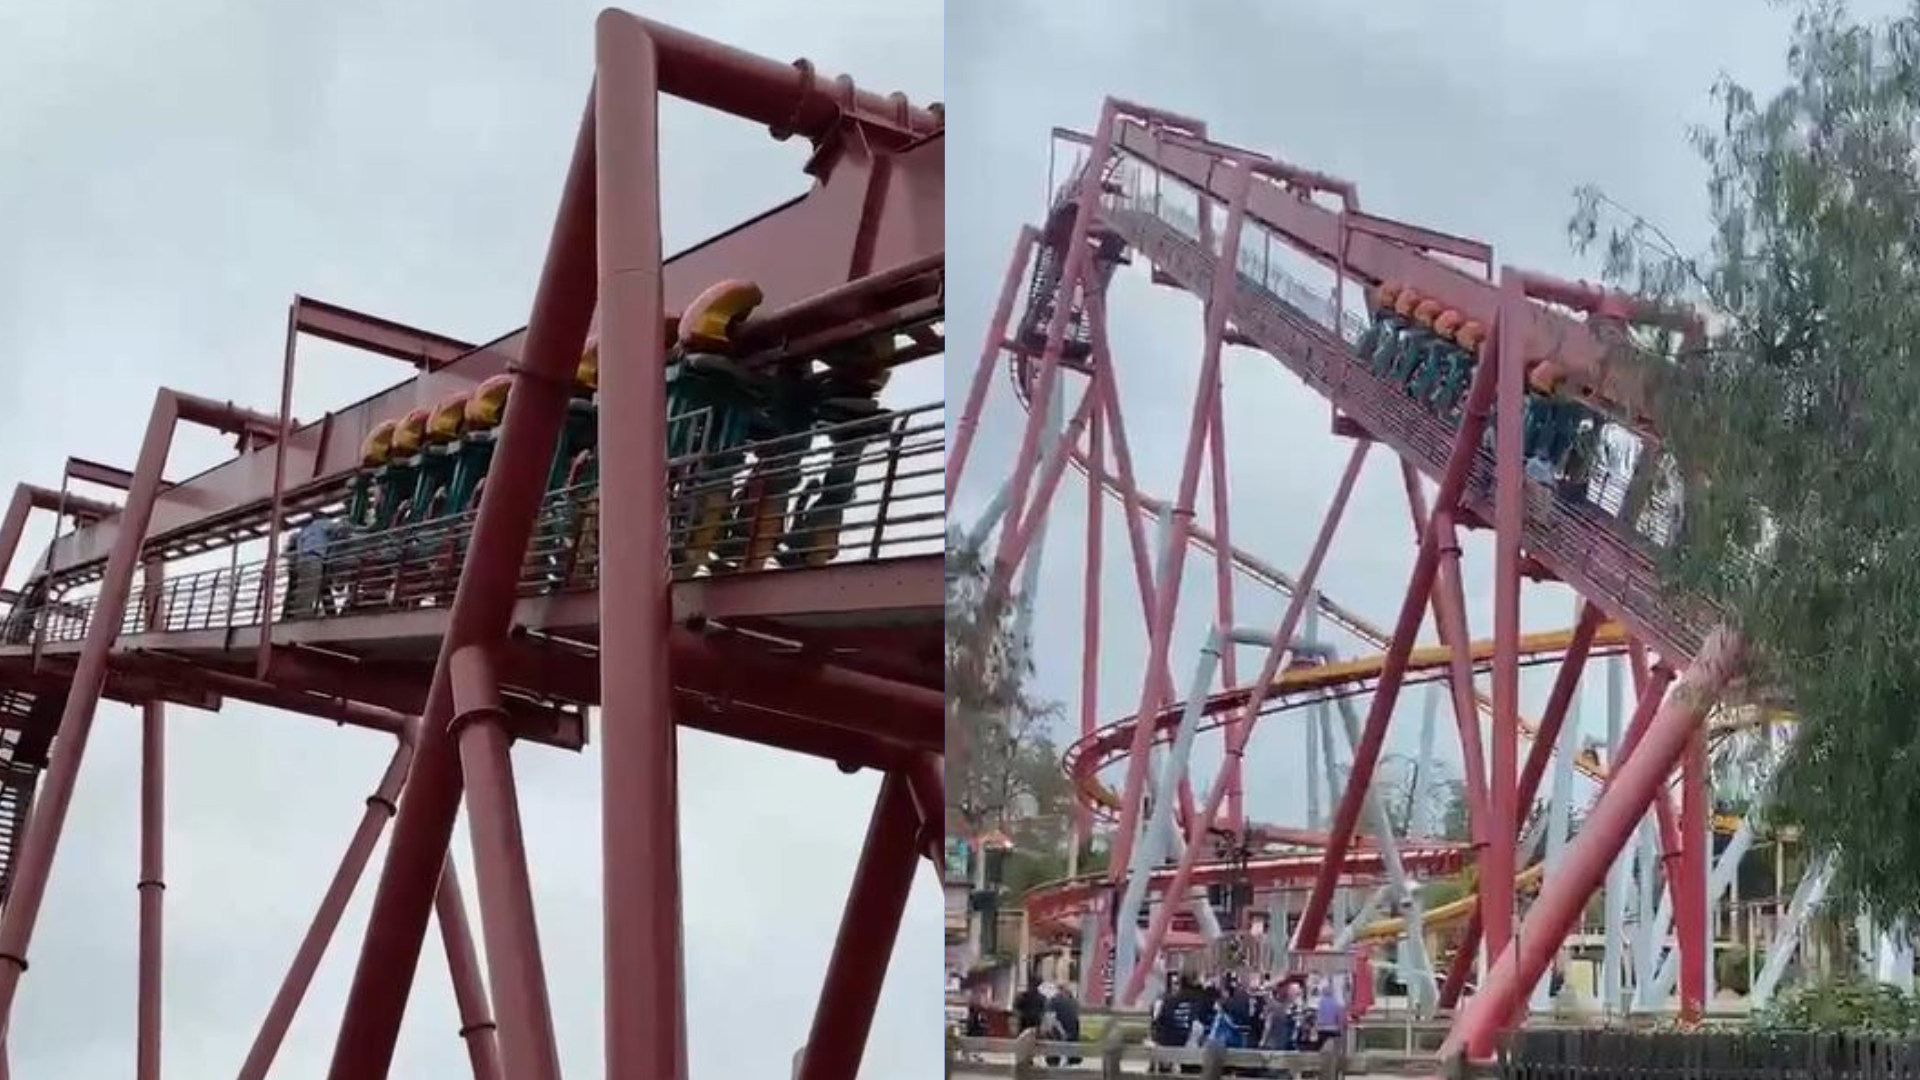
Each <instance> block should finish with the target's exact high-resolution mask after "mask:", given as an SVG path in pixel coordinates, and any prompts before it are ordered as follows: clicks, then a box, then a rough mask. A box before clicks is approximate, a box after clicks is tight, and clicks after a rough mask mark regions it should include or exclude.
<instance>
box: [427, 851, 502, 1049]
mask: <svg viewBox="0 0 1920 1080" xmlns="http://www.w3.org/2000/svg"><path fill="white" fill-rule="evenodd" d="M433 917H434V921H435V922H437V923H439V924H440V944H441V946H442V947H443V948H445V949H446V953H447V973H448V974H449V975H451V976H452V977H453V1000H454V1003H455V1005H456V1006H457V1007H458V1008H459V1010H460V1039H461V1041H462V1042H465V1043H466V1044H467V1060H468V1061H469V1062H471V1063H472V1065H473V1080H502V1078H503V1076H504V1074H503V1073H501V1071H500V1046H499V1036H498V1035H497V1034H496V1030H497V1029H496V1025H495V1024H494V1022H493V1010H492V1007H491V1006H489V1005H488V1004H487V987H486V983H485V982H484V981H482V979H481V978H480V958H479V956H478V955H477V954H476V953H475V952H474V948H473V928H472V927H470V926H468V925H467V902H466V899H465V897H463V896H462V895H461V893H460V875H459V873H458V871H456V870H455V869H454V868H453V859H452V858H451V857H449V858H448V859H447V865H446V866H445V867H443V868H442V869H441V871H440V889H439V891H438V892H436V893H434V895H433Z"/></svg>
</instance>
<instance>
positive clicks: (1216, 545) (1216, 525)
mask: <svg viewBox="0 0 1920 1080" xmlns="http://www.w3.org/2000/svg"><path fill="white" fill-rule="evenodd" d="M1224 393H1225V391H1224V390H1223V389H1219V388H1216V389H1215V390H1214V392H1213V417H1212V419H1211V421H1210V422H1209V432H1208V436H1207V451H1208V456H1207V474H1208V476H1209V478H1210V479H1211V481H1212V487H1213V538H1214V539H1213V593H1214V601H1213V602H1214V608H1215V611H1216V617H1215V623H1216V624H1217V625H1220V626H1237V625H1239V624H1238V623H1237V622H1235V621H1234V618H1233V539H1232V534H1231V533H1230V532H1228V530H1227V517H1228V514H1227V420H1226V415H1225V410H1224V409H1223V408H1222V404H1221V400H1220V399H1221V396H1222V395H1223V394H1224ZM1329 512H1331V511H1329ZM1238 651H1239V650H1237V649H1235V648H1233V647H1232V646H1231V645H1229V646H1228V647H1227V648H1226V649H1225V650H1224V651H1223V652H1222V653H1221V654H1220V679H1221V682H1220V685H1222V686H1238V685H1240V673H1239V669H1238V665H1237V664H1236V663H1235V662H1234V654H1235V653H1236V652H1238ZM1239 723H1240V726H1241V727H1243V728H1244V727H1247V726H1250V725H1251V724H1252V723H1253V713H1251V712H1247V713H1244V714H1242V715H1241V718H1240V721H1239ZM1240 741H1241V744H1242V745H1245V743H1246V737H1245V736H1244V735H1243V736H1242V737H1241V739H1240ZM1226 764H1227V772H1228V778H1227V827H1228V828H1230V829H1232V830H1233V831H1234V832H1235V833H1239V832H1241V831H1242V830H1244V829H1245V828H1246V812H1245V807H1244V806H1243V805H1242V802H1241V791H1240V759H1239V758H1238V757H1233V758H1229V759H1228V760H1227V763H1226ZM1182 779H1185V777H1184V776H1183V777H1182ZM1208 824H1212V822H1208ZM1163 906H1164V905H1163Z"/></svg>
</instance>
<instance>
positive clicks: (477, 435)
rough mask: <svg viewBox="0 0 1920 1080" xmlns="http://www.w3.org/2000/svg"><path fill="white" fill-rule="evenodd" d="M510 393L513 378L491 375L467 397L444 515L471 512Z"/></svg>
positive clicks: (485, 473) (490, 458) (490, 459)
mask: <svg viewBox="0 0 1920 1080" xmlns="http://www.w3.org/2000/svg"><path fill="white" fill-rule="evenodd" d="M512 389H513V376H511V375H495V376H493V377H492V378H490V379H486V380H484V381H482V382H481V383H480V385H479V386H476V387H474V388H473V392H472V393H470V394H468V395H467V400H466V405H465V406H464V409H463V411H464V415H463V416H462V417H461V421H462V422H461V435H460V442H459V447H460V450H459V453H457V454H455V455H454V465H453V476H452V478H451V480H449V482H448V484H447V501H446V512H447V513H448V514H456V515H457V514H464V513H466V512H467V511H468V510H470V509H472V507H473V504H474V499H475V496H476V495H478V493H479V491H480V481H481V480H482V479H483V478H484V477H485V476H486V475H487V466H488V465H489V464H490V463H491V462H492V461H493V444H494V440H495V439H496V438H498V437H499V429H500V421H501V420H502V419H503V418H504V417H505V416H506V412H507V396H508V394H509V392H511V391H512Z"/></svg>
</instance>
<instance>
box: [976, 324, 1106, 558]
mask: <svg viewBox="0 0 1920 1080" xmlns="http://www.w3.org/2000/svg"><path fill="white" fill-rule="evenodd" d="M1099 304H1100V301H1099V300H1097V299H1091V298H1090V299H1089V300H1088V301H1087V306H1088V309H1089V310H1090V311H1091V310H1092V309H1094V308H1097V307H1099ZM1090 317H1094V318H1098V317H1099V316H1090ZM1063 389H1064V388H1062V387H1055V388H1054V392H1055V393H1060V392H1062V390H1063ZM1098 404H1099V399H1098V398H1096V397H1095V396H1094V394H1093V390H1092V388H1091V387H1089V388H1088V390H1087V392H1086V393H1085V394H1084V395H1083V396H1082V397H1081V399H1080V404H1079V406H1078V407H1076V408H1075V409H1074V411H1073V419H1071V420H1069V421H1068V422H1067V427H1066V430H1065V431H1064V432H1063V433H1062V434H1061V435H1060V438H1059V441H1058V442H1056V443H1055V444H1054V447H1053V452H1052V453H1051V454H1049V455H1047V459H1046V461H1045V463H1044V464H1042V465H1041V466H1040V483H1039V484H1038V485H1037V486H1036V487H1035V489H1034V492H1033V496H1032V500H1031V501H1032V503H1033V510H1034V512H1033V513H1032V514H1029V515H1027V516H1025V517H1023V518H1022V519H1021V520H1020V525H1019V527H1018V528H1015V527H1014V526H1013V524H1012V523H1011V522H1009V523H1007V524H1004V525H1002V526H1001V532H1000V538H1001V544H1000V547H1001V549H1002V550H1001V552H1000V553H999V555H998V556H997V557H1004V558H1005V559H1006V560H1007V563H1008V565H1011V566H1017V565H1019V563H1020V560H1021V559H1023V558H1025V557H1026V554H1027V549H1028V548H1029V547H1032V546H1033V538H1034V536H1035V535H1036V534H1038V533H1039V531H1040V526H1041V524H1042V523H1044V522H1045V520H1046V515H1047V507H1048V505H1049V504H1051V503H1052V502H1053V495H1054V492H1056V491H1058V490H1059V489H1060V478H1061V477H1062V476H1064V475H1065V474H1066V471H1067V462H1068V461H1070V460H1072V458H1073V455H1074V453H1075V450H1076V448H1077V447H1078V445H1079V442H1080V436H1081V433H1083V432H1084V431H1086V428H1087V422H1088V421H1089V420H1090V419H1092V417H1093V414H1094V407H1095V406H1096V405H1098Z"/></svg>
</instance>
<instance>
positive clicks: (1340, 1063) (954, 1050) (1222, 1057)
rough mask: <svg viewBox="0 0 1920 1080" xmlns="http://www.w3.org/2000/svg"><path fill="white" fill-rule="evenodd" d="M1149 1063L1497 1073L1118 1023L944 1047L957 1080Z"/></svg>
mask: <svg viewBox="0 0 1920 1080" xmlns="http://www.w3.org/2000/svg"><path fill="white" fill-rule="evenodd" d="M1075 1059H1078V1060H1077V1061H1076V1060H1075ZM1154 1065H1169V1066H1174V1067H1175V1068H1174V1069H1169V1070H1168V1071H1169V1072H1172V1073H1174V1075H1176V1076H1180V1075H1185V1076H1198V1077H1200V1078H1201V1080H1219V1078H1220V1077H1223V1076H1226V1077H1231V1076H1260V1075H1269V1076H1278V1075H1291V1076H1294V1077H1312V1078H1316V1080H1344V1078H1347V1077H1355V1078H1358V1077H1376V1076H1409V1077H1434V1076H1440V1077H1446V1078H1448V1080H1455V1078H1458V1080H1491V1078H1493V1077H1496V1076H1498V1075H1499V1074H1498V1073H1497V1072H1495V1071H1494V1070H1493V1069H1492V1068H1491V1067H1489V1066H1476V1065H1472V1064H1469V1063H1467V1062H1465V1061H1454V1062H1452V1063H1447V1064H1443V1063H1442V1062H1441V1061H1439V1059H1437V1058H1435V1057H1434V1056H1433V1055H1431V1054H1403V1053H1392V1052H1381V1051H1357V1052H1356V1051H1350V1050H1349V1049H1347V1048H1346V1047H1345V1046H1344V1045H1342V1044H1340V1043H1330V1044H1328V1045H1327V1046H1325V1047H1323V1048H1321V1049H1320V1050H1317V1051H1308V1052H1286V1053H1283V1052H1280V1051H1266V1050H1223V1049H1221V1048H1220V1047H1218V1046H1209V1047H1206V1048H1204V1049H1203V1048H1198V1047H1195V1048H1186V1047H1181V1048H1172V1047H1160V1046H1152V1045H1148V1044H1145V1043H1138V1042H1128V1041H1126V1035H1125V1033H1124V1032H1123V1031H1122V1030H1121V1028H1119V1027H1118V1026H1114V1027H1111V1028H1109V1029H1108V1031H1107V1035H1106V1037H1105V1038H1104V1039H1103V1040H1102V1041H1101V1042H1099V1043H1061V1042H1048V1041H1046V1040H1043V1039H1040V1038H1038V1033H1037V1032H1034V1031H1028V1032H1026V1033H1024V1034H1023V1035H1021V1036H1020V1037H1019V1038H1017V1039H976V1038H966V1037H958V1038H955V1039H953V1040H951V1041H950V1042H949V1043H948V1049H947V1075H948V1076H949V1077H953V1078H955V1080H959V1078H969V1080H970V1078H973V1077H1003V1076H1004V1077H1011V1078H1013V1080H1092V1078H1095V1077H1099V1078H1101V1080H1115V1078H1117V1077H1133V1076H1139V1075H1143V1074H1146V1073H1148V1072H1151V1071H1152V1066H1154ZM1180 1066H1186V1067H1187V1069H1191V1070H1192V1071H1191V1072H1189V1071H1187V1070H1186V1069H1180V1068H1179V1067H1180ZM1176 1070H1178V1071H1176Z"/></svg>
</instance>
